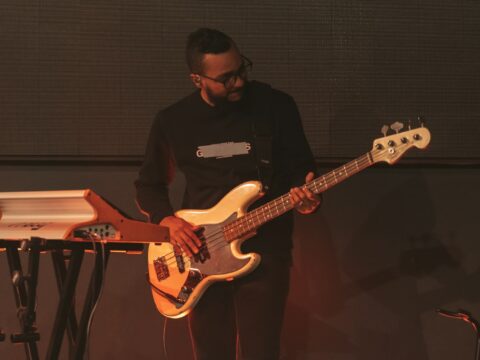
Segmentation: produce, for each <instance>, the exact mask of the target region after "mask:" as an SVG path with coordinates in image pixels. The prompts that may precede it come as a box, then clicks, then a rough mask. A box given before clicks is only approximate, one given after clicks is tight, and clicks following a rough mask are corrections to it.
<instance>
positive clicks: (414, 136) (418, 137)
mask: <svg viewBox="0 0 480 360" xmlns="http://www.w3.org/2000/svg"><path fill="white" fill-rule="evenodd" d="M413 138H414V139H415V140H420V139H421V138H422V137H421V136H420V135H418V134H415V135H413Z"/></svg>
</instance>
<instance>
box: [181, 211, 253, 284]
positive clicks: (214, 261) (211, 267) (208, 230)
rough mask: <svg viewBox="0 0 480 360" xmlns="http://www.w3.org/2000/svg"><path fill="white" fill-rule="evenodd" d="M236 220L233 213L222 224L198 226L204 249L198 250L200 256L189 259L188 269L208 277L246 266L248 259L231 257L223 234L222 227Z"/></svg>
mask: <svg viewBox="0 0 480 360" xmlns="http://www.w3.org/2000/svg"><path fill="white" fill-rule="evenodd" d="M236 218H237V213H233V214H232V215H230V217H228V219H226V220H225V221H223V222H222V223H218V224H207V225H200V226H201V227H202V228H203V233H202V235H203V236H202V238H203V239H201V240H204V244H205V245H204V246H205V248H204V249H201V250H200V253H201V255H200V256H194V257H192V258H191V260H192V262H191V264H190V268H193V269H197V270H198V271H200V273H201V274H202V275H203V276H208V275H222V274H227V273H231V272H234V271H237V270H239V269H241V268H242V267H244V266H245V265H247V264H248V262H249V259H248V258H245V259H239V258H237V257H235V256H234V255H233V253H232V250H231V246H230V244H229V243H228V242H227V241H226V240H225V237H224V234H223V227H224V226H225V225H226V224H228V223H230V222H232V221H234V220H235V219H236ZM202 252H203V255H202Z"/></svg>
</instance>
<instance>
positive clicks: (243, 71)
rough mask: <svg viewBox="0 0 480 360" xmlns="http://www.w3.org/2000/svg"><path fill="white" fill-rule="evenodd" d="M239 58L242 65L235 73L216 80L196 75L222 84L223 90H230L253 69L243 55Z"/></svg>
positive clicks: (251, 64)
mask: <svg viewBox="0 0 480 360" xmlns="http://www.w3.org/2000/svg"><path fill="white" fill-rule="evenodd" d="M240 57H241V58H242V65H240V67H239V68H238V70H237V71H235V72H233V73H231V74H228V75H225V76H221V77H219V78H217V79H215V78H212V77H210V76H207V75H203V74H198V75H200V76H202V77H204V78H206V79H209V80H212V81H215V82H217V83H220V84H223V86H225V89H230V88H232V87H233V86H234V85H235V83H236V82H237V79H238V78H242V79H245V78H246V76H247V74H248V73H249V72H250V71H252V68H253V63H252V62H251V61H250V59H248V58H247V57H246V56H243V55H240Z"/></svg>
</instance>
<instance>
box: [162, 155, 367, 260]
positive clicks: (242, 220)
mask: <svg viewBox="0 0 480 360" xmlns="http://www.w3.org/2000/svg"><path fill="white" fill-rule="evenodd" d="M367 155H368V153H367V154H364V155H362V156H361V157H360V158H363V159H361V160H360V158H359V160H356V161H352V162H350V163H347V164H346V165H344V166H345V167H346V166H347V165H349V164H350V166H351V165H353V163H357V164H358V165H361V166H363V165H365V164H367V165H371V164H372V162H371V160H370V158H369V157H368V156H367ZM334 172H335V170H333V171H331V172H329V173H327V174H325V175H324V176H322V177H319V178H317V179H315V180H313V181H311V182H310V183H308V184H306V186H307V187H312V186H313V187H318V184H316V182H317V181H316V180H318V179H320V178H323V179H324V180H325V181H322V182H321V184H323V185H321V186H322V188H323V187H325V189H324V190H323V191H325V190H326V189H328V187H329V186H325V184H326V183H331V179H332V178H333V179H334V180H335V181H336V183H338V179H337V177H336V176H335V174H334ZM347 172H348V171H347ZM329 178H330V179H329ZM345 179H346V178H345ZM342 180H344V179H342ZM330 187H331V186H330ZM317 190H318V189H317ZM287 197H288V198H289V197H290V194H285V195H282V196H281V197H279V198H277V199H275V200H273V201H272V202H271V203H277V204H275V206H273V209H274V210H275V211H278V209H279V208H280V207H283V208H284V209H283V210H284V211H283V212H284V213H285V212H287V211H289V210H291V209H292V207H290V208H289V209H288V208H285V207H284V205H283V204H284V202H285V200H286V198H287ZM280 199H282V201H279V200H280ZM266 205H268V204H265V205H264V206H262V207H260V208H257V209H255V210H252V211H251V212H249V213H248V214H247V215H248V216H243V217H241V218H239V219H237V220H234V221H232V222H231V223H229V224H227V225H225V226H224V227H222V230H219V231H217V232H214V233H212V234H210V236H209V238H208V239H207V242H208V244H207V245H209V250H215V249H218V248H221V247H223V246H226V245H229V242H227V243H225V241H224V236H223V234H224V229H225V228H226V227H227V226H229V225H232V224H233V223H235V225H233V226H232V227H237V228H240V229H242V228H243V226H244V225H246V226H247V227H248V226H249V225H248V224H246V222H247V221H251V220H250V219H246V218H247V217H249V218H251V217H253V216H257V217H258V218H260V216H259V215H258V214H257V215H255V214H254V213H255V212H259V213H261V212H262V211H263V210H264V209H265V206H266ZM288 205H290V204H288ZM269 210H270V212H271V210H272V209H269ZM262 215H263V214H262ZM266 218H267V217H266ZM254 228H255V227H254ZM249 230H250V229H248V230H247V231H243V232H240V233H238V235H242V234H248V231H249ZM252 230H253V229H252ZM217 235H218V236H217ZM215 243H219V245H221V246H220V247H215V245H214V244H215ZM210 252H211V251H210ZM169 255H173V256H170V257H169ZM176 256H177V255H175V252H173V251H172V252H170V253H167V254H165V255H164V257H165V259H164V260H165V264H166V265H172V264H175V263H176V262H177V259H176ZM184 256H185V252H184V251H182V257H184ZM186 257H187V259H190V257H189V256H186ZM170 260H172V261H170ZM184 261H185V258H184Z"/></svg>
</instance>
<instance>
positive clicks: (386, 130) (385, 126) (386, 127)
mask: <svg viewBox="0 0 480 360" xmlns="http://www.w3.org/2000/svg"><path fill="white" fill-rule="evenodd" d="M388 129H389V127H388V125H383V126H382V134H383V136H385V137H386V136H387V132H388Z"/></svg>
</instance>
